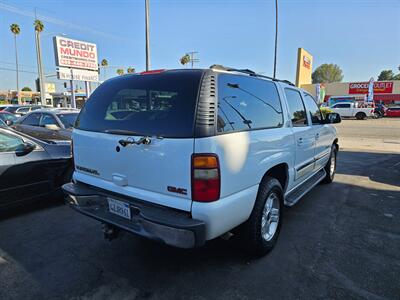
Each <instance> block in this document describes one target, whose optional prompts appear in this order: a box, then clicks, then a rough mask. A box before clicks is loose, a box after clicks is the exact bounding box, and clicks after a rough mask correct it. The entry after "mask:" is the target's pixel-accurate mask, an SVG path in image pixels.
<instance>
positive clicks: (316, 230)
mask: <svg viewBox="0 0 400 300" xmlns="http://www.w3.org/2000/svg"><path fill="white" fill-rule="evenodd" d="M370 121H378V122H383V121H381V120H369V121H366V122H370ZM355 122H360V121H347V120H346V121H344V122H343V123H342V124H340V127H339V128H338V129H339V134H340V138H343V137H344V138H345V137H346V136H347V135H348V137H350V138H351V135H352V134H353V133H352V131H354V130H356V129H354V128H353V127H354V126H359V124H361V123H355ZM361 122H364V121H361ZM396 122H397V121H396ZM346 123H347V124H346ZM349 124H350V125H349ZM351 124H356V125H351ZM363 124H367V123H365V122H364V123H363ZM375 124H379V123H375ZM390 124H394V123H390ZM396 124H400V122H399V123H396ZM390 126H397V125H389V127H390ZM352 128H353V129H352ZM367 128H368V127H366V128H364V129H367ZM387 130H388V129H386V127H385V126H383V127H382V128H381V129H380V131H379V130H378V132H377V134H376V136H375V137H369V138H373V139H377V140H379V139H381V138H382V136H383V135H386V134H387ZM391 131H392V132H393V131H394V130H391ZM362 132H364V130H362ZM379 132H381V133H379ZM368 134H369V133H368ZM354 138H360V135H356V136H354ZM398 138H399V137H398V136H397V133H392V135H388V139H390V140H395V141H396V140H397V139H398ZM350 148H351V147H344V150H343V151H341V152H340V153H339V157H338V170H337V175H336V177H335V181H334V183H332V184H330V185H319V186H317V187H316V188H315V189H314V190H312V191H311V192H310V193H308V194H307V195H306V196H305V197H304V198H303V199H302V200H301V201H300V202H299V203H298V204H297V205H295V206H294V207H292V208H288V209H286V210H285V211H284V220H283V226H282V231H281V234H280V237H279V240H278V243H277V245H276V247H275V248H274V249H273V250H272V252H271V253H269V254H268V255H267V256H265V257H263V258H260V259H252V258H251V257H249V256H247V255H246V254H244V253H242V252H241V250H240V249H239V248H238V247H237V245H236V244H235V243H234V241H225V240H222V239H217V240H214V241H212V242H209V243H208V244H207V245H206V246H205V247H203V248H200V249H194V250H180V249H175V248H171V247H168V246H164V245H161V244H158V243H155V242H151V241H147V240H144V239H141V238H139V237H136V236H133V235H130V234H125V235H123V236H122V237H121V238H119V239H117V240H114V241H112V242H108V241H106V240H104V239H103V236H102V231H101V226H100V224H99V223H98V222H97V221H94V220H91V219H89V218H86V217H84V216H82V215H80V214H77V213H76V212H74V211H72V210H71V209H70V208H68V207H67V206H64V205H62V204H61V203H55V204H51V202H52V199H49V200H48V201H47V203H45V204H42V205H40V206H38V205H36V206H33V207H32V208H30V209H27V210H24V211H19V212H11V213H9V214H8V215H7V216H5V217H3V219H2V220H1V221H0V299H189V298H190V299H289V298H290V299H293V298H298V299H314V298H324V299H326V298H336V299H339V298H340V299H399V295H400V280H399V278H400V251H399V249H400V205H399V204H400V152H397V153H396V152H395V151H392V152H391V153H388V152H385V153H384V152H380V151H377V150H376V149H375V150H374V151H368V149H370V148H365V149H363V150H362V151H358V150H352V149H350ZM372 150H373V149H372Z"/></svg>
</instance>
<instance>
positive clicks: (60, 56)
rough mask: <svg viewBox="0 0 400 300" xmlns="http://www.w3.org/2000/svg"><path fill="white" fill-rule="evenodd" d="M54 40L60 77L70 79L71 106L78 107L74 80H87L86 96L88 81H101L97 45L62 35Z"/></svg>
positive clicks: (87, 93) (87, 94)
mask: <svg viewBox="0 0 400 300" xmlns="http://www.w3.org/2000/svg"><path fill="white" fill-rule="evenodd" d="M53 42H54V54H55V59H56V66H57V67H58V72H57V76H58V79H61V80H70V84H71V106H72V107H73V108H76V100H75V89H74V81H75V80H77V81H84V82H85V86H86V98H88V97H89V93H90V91H89V88H88V86H89V85H88V83H89V82H98V81H99V73H98V69H99V65H98V59H97V45H96V44H93V43H89V42H85V41H78V40H73V39H69V38H65V37H60V36H55V37H54V38H53Z"/></svg>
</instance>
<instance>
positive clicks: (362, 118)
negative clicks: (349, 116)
mask: <svg viewBox="0 0 400 300" xmlns="http://www.w3.org/2000/svg"><path fill="white" fill-rule="evenodd" d="M366 117H367V115H366V114H365V113H363V112H358V113H356V119H357V120H364V119H365V118H366Z"/></svg>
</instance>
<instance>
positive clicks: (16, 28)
mask: <svg viewBox="0 0 400 300" xmlns="http://www.w3.org/2000/svg"><path fill="white" fill-rule="evenodd" d="M10 30H11V32H12V33H13V34H14V47H15V69H16V71H17V93H18V104H21V103H20V102H21V100H20V99H21V97H20V95H19V69H18V50H17V35H18V34H20V32H21V29H20V28H19V25H18V24H11V25H10Z"/></svg>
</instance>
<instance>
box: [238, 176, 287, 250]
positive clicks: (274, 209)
mask: <svg viewBox="0 0 400 300" xmlns="http://www.w3.org/2000/svg"><path fill="white" fill-rule="evenodd" d="M282 203H283V191H282V186H281V184H280V183H279V181H278V180H277V179H275V178H272V177H266V178H264V179H263V181H262V182H261V184H260V188H259V190H258V194H257V199H256V202H255V204H254V208H253V211H252V213H251V215H250V218H249V219H248V220H247V221H246V222H245V223H244V224H243V225H241V226H240V228H239V238H240V240H241V242H242V245H243V247H244V248H245V249H246V251H248V252H250V253H251V254H253V255H256V256H262V255H265V254H267V253H268V252H269V251H270V250H271V249H272V248H273V247H274V245H275V243H276V241H277V239H278V235H279V231H280V227H281V223H282Z"/></svg>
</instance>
